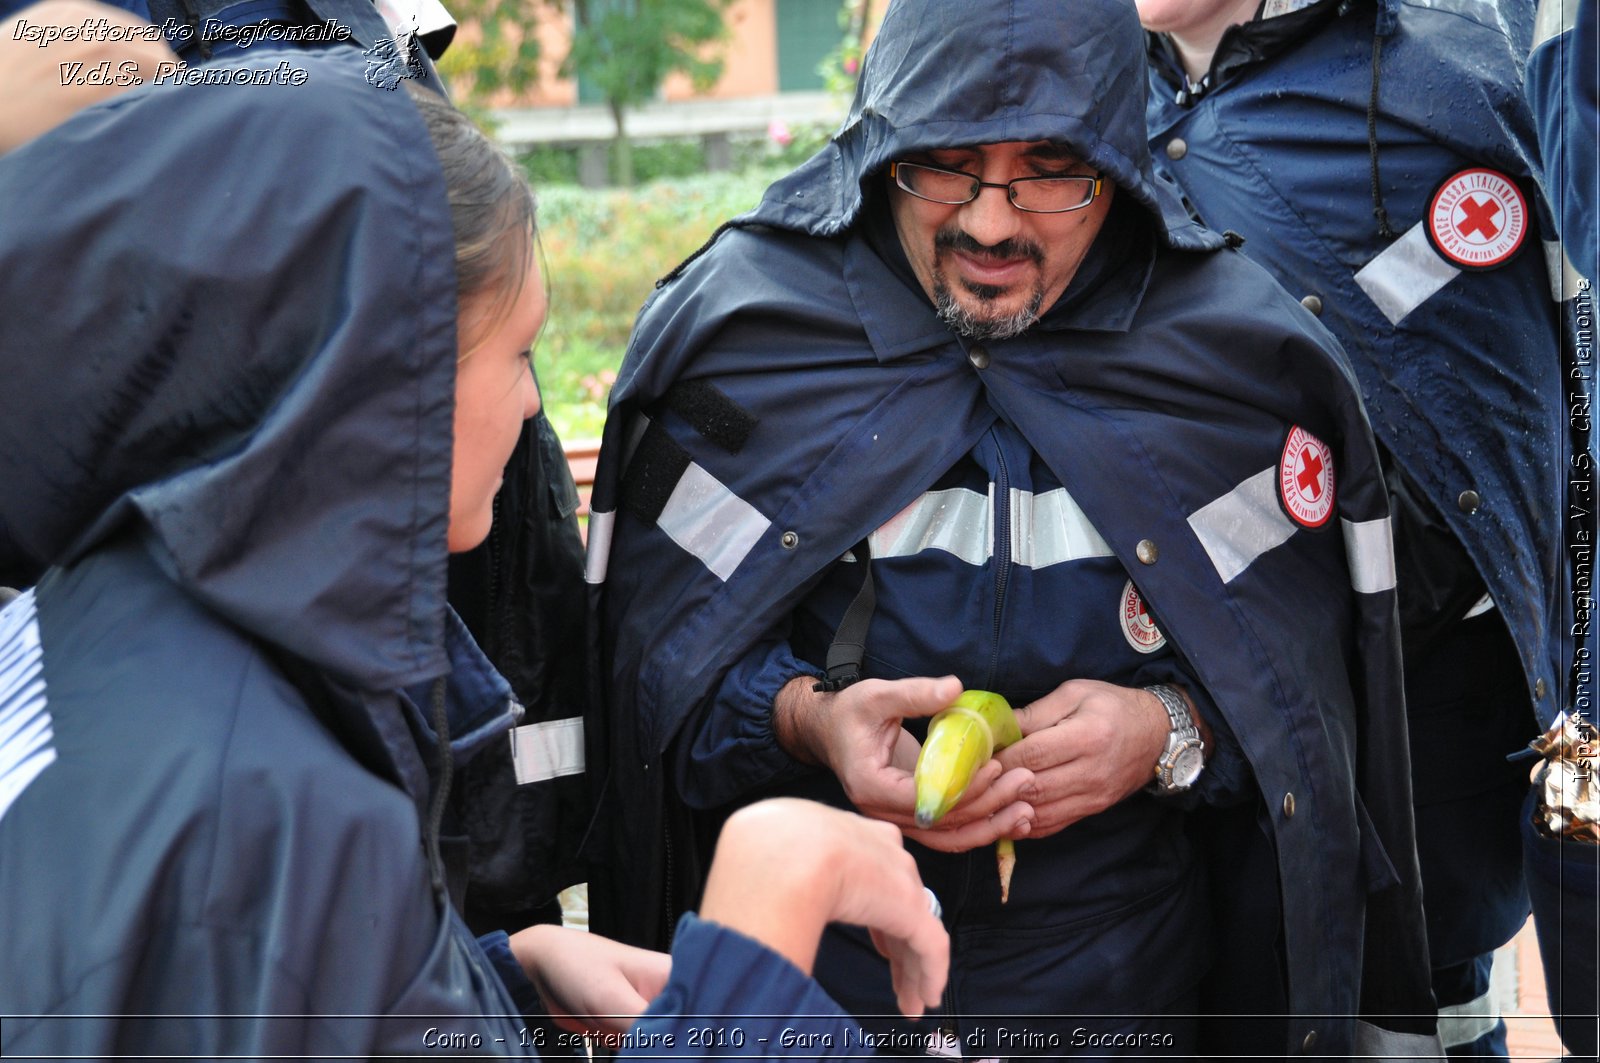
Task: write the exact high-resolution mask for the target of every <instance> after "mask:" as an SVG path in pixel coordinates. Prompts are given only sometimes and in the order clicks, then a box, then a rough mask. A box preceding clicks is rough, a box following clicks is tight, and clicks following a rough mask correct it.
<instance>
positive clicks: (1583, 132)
mask: <svg viewBox="0 0 1600 1063" xmlns="http://www.w3.org/2000/svg"><path fill="white" fill-rule="evenodd" d="M1597 50H1600V13H1597V9H1596V7H1595V4H1594V0H1566V2H1561V0H1549V2H1546V3H1541V4H1540V5H1539V19H1538V25H1537V28H1536V31H1535V35H1534V49H1533V54H1532V55H1530V56H1529V57H1528V78H1527V87H1528V100H1529V102H1530V103H1531V105H1532V107H1533V117H1534V122H1535V125H1536V128H1537V130H1538V134H1539V154H1540V159H1541V161H1542V163H1543V173H1544V187H1545V193H1546V195H1548V196H1549V198H1550V203H1551V206H1552V207H1553V208H1554V210H1555V213H1556V218H1557V220H1558V221H1559V222H1560V224H1561V238H1562V241H1563V242H1564V243H1565V245H1566V249H1567V257H1568V259H1569V260H1571V262H1572V264H1573V266H1574V267H1576V269H1577V271H1578V273H1579V274H1580V275H1581V276H1583V277H1586V278H1588V280H1589V281H1590V283H1591V284H1594V283H1600V216H1597V214H1596V210H1597V207H1596V204H1597V203H1600V118H1597V117H1596V115H1597V114H1600V74H1597V73H1596V69H1597V63H1600V57H1597V54H1596V53H1597ZM1591 302H1592V299H1591Z"/></svg>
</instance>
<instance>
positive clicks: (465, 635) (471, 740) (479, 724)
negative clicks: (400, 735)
mask: <svg viewBox="0 0 1600 1063" xmlns="http://www.w3.org/2000/svg"><path fill="white" fill-rule="evenodd" d="M444 648H445V653H446V654H448V656H449V659H450V671H449V672H447V673H446V674H445V675H444V676H443V677H441V679H440V680H434V681H433V682H441V681H442V682H443V683H444V684H445V701H444V703H445V723H446V729H447V730H448V732H449V739H450V754H451V756H452V758H453V759H454V760H455V762H456V763H457V764H461V763H464V762H465V761H467V760H468V759H470V758H471V757H473V756H474V755H476V754H477V753H478V752H479V751H481V750H482V749H483V748H484V746H486V745H487V744H488V743H489V742H491V741H493V740H494V739H495V738H497V737H499V736H500V735H502V734H504V733H505V732H506V731H508V730H509V729H510V728H511V727H512V726H513V725H514V724H515V723H516V722H517V719H518V717H519V716H520V715H521V712H522V707H521V706H520V705H518V704H517V703H516V699H515V698H514V697H513V696H512V693H511V685H510V684H509V683H507V682H506V680H505V678H504V677H503V676H501V675H500V673H499V672H497V671H495V668H494V665H492V664H490V663H489V658H487V657H485V656H484V654H483V651H482V650H481V649H479V648H478V644H477V643H476V642H474V641H473V638H472V635H471V634H470V633H469V632H468V631H467V625H466V624H464V623H463V622H462V620H461V617H459V616H457V615H456V611H455V610H454V609H447V611H446V614H445V627H444ZM433 682H429V683H419V684H417V685H415V686H412V687H408V688H407V689H406V691H405V694H406V697H404V698H402V699H401V701H402V702H403V703H404V705H405V709H406V720H407V722H408V723H409V724H410V725H411V729H412V731H413V732H415V734H416V739H417V745H418V747H419V748H421V749H423V750H425V751H428V752H430V753H431V751H433V750H434V749H436V748H437V747H438V743H439V733H438V730H437V729H436V728H435V726H434V722H433V719H432V716H431V711H432V709H431V706H432V703H433Z"/></svg>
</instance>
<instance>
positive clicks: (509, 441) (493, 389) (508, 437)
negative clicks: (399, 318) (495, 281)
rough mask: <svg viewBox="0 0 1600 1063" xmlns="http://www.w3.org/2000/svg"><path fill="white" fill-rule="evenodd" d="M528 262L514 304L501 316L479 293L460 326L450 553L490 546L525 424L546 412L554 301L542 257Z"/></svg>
mask: <svg viewBox="0 0 1600 1063" xmlns="http://www.w3.org/2000/svg"><path fill="white" fill-rule="evenodd" d="M527 258H528V270H527V273H526V274H525V275H524V276H523V277H520V278H518V280H519V281H520V282H521V290H520V291H519V292H518V293H517V297H516V299H515V300H514V301H512V302H511V303H510V304H509V305H504V306H503V308H500V307H497V304H499V303H502V302H503V300H502V299H501V298H500V296H501V292H499V291H495V290H491V291H489V292H485V293H479V294H478V295H476V296H474V297H472V298H470V299H468V300H467V301H466V302H465V303H463V305H462V307H461V309H460V317H459V319H458V320H457V323H456V336H457V342H458V344H459V345H460V348H461V359H460V363H459V364H458V365H457V367H456V412H455V450H454V460H453V463H452V466H451V475H450V531H449V536H448V539H449V547H450V552H451V553H460V552H462V551H464V550H471V549H472V548H473V547H475V546H477V545H478V544H479V543H481V542H483V541H484V539H486V538H488V535H489V525H490V524H491V523H492V522H493V520H494V496H495V494H496V493H497V492H498V491H499V490H500V481H501V476H502V473H503V472H504V470H505V466H506V462H507V461H509V460H510V458H511V452H512V451H513V450H514V449H515V448H516V445H517V437H518V436H519V435H521V433H522V422H523V421H526V420H527V419H528V418H530V417H532V416H533V415H534V414H536V413H538V412H539V386H538V385H537V384H536V383H534V379H533V366H532V348H533V341H534V340H535V339H536V338H537V337H538V335H539V330H540V328H542V327H543V325H544V319H545V315H546V314H547V313H548V311H549V308H550V301H549V296H548V294H547V293H546V292H545V286H544V278H543V276H542V275H541V273H540V270H539V261H538V256H536V255H533V254H529V255H528V256H527ZM497 310H498V313H497V312H496V311H497ZM486 313H487V314H488V315H489V316H483V315H485V314H486Z"/></svg>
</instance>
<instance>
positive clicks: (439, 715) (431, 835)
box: [426, 676, 455, 894]
mask: <svg viewBox="0 0 1600 1063" xmlns="http://www.w3.org/2000/svg"><path fill="white" fill-rule="evenodd" d="M445 686H446V683H445V679H444V677H443V676H441V677H440V678H439V679H437V680H435V681H434V684H433V692H432V699H431V700H432V705H431V708H432V715H433V731H434V735H435V738H436V740H437V742H438V752H439V777H438V779H437V780H436V781H435V782H434V786H433V800H432V802H431V803H430V804H429V806H428V833H427V838H426V841H427V846H428V873H429V876H430V877H431V878H432V880H433V889H434V892H435V893H436V894H442V893H445V892H446V891H447V889H448V884H447V883H446V882H445V875H444V858H443V857H442V856H441V855H440V851H439V835H440V834H441V833H442V832H443V829H444V809H445V805H446V804H447V803H448V802H449V800H450V783H451V780H452V777H453V776H454V774H455V757H454V754H453V753H452V752H451V750H450V717H449V714H448V713H447V712H446V711H445Z"/></svg>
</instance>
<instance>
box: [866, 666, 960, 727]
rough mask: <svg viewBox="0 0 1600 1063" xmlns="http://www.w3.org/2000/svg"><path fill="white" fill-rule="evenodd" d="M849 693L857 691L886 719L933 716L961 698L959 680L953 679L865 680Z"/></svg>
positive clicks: (953, 677)
mask: <svg viewBox="0 0 1600 1063" xmlns="http://www.w3.org/2000/svg"><path fill="white" fill-rule="evenodd" d="M848 689H849V690H852V691H858V692H859V694H860V696H861V697H863V698H864V699H867V700H868V701H869V702H870V703H871V704H872V705H873V706H874V707H875V708H876V709H877V710H878V712H879V714H880V715H882V716H883V717H885V718H905V717H908V716H932V715H934V714H935V713H937V712H939V711H940V710H942V709H944V708H946V707H947V706H948V705H949V704H950V703H951V702H952V701H955V700H956V698H958V697H960V696H961V680H959V679H957V678H956V677H955V676H953V675H947V676H940V677H939V678H937V679H926V678H922V677H917V678H913V679H892V680H885V679H876V680H875V679H866V680H863V681H862V682H860V683H857V684H856V685H855V686H853V687H850V688H848Z"/></svg>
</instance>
